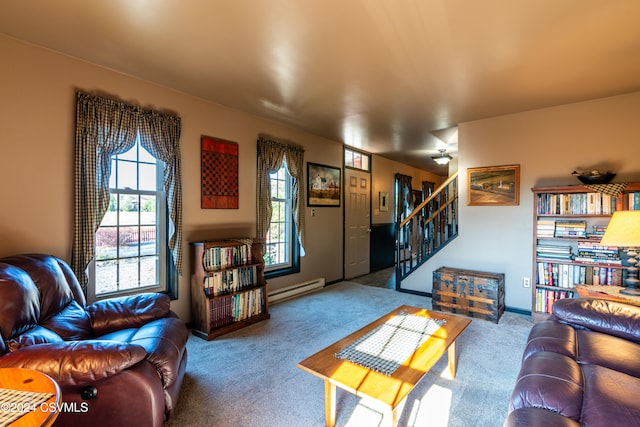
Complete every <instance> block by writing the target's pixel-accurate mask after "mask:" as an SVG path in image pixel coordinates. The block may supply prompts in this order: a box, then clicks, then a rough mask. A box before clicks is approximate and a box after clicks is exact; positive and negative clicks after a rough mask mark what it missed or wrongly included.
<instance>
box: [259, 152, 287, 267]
mask: <svg viewBox="0 0 640 427" xmlns="http://www.w3.org/2000/svg"><path fill="white" fill-rule="evenodd" d="M281 175H284V176H281ZM270 180H271V203H272V209H273V211H272V212H274V213H275V212H276V209H275V207H274V206H273V204H274V203H282V204H284V218H283V220H281V221H275V215H273V214H272V216H271V223H270V225H269V232H268V233H267V239H266V247H267V248H266V253H265V255H266V256H265V258H266V259H265V272H270V271H275V270H281V269H286V268H290V267H292V266H293V250H292V245H293V239H294V236H293V214H292V205H293V188H292V187H293V185H292V180H293V179H292V178H291V175H290V174H289V170H288V169H287V164H286V161H283V162H282V166H281V167H280V169H279V170H278V171H277V172H274V173H271V174H270ZM280 184H282V185H283V187H284V188H283V190H284V197H279V196H281V195H279V194H278V192H277V191H276V192H274V191H273V190H274V188H276V189H277V188H278V187H279V185H280ZM276 227H284V231H283V232H281V233H280V235H281V236H282V238H280V239H277V240H275V241H274V240H272V239H271V237H272V229H274V228H276ZM274 245H280V246H281V248H282V249H283V250H284V258H285V260H284V261H283V262H278V263H272V264H270V263H269V259H270V257H269V251H270V248H271V247H272V246H274Z"/></svg>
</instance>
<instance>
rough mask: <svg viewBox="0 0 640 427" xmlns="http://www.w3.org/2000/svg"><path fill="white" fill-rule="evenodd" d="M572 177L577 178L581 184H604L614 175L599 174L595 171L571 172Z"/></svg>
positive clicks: (608, 173)
mask: <svg viewBox="0 0 640 427" xmlns="http://www.w3.org/2000/svg"><path fill="white" fill-rule="evenodd" d="M572 175H575V176H577V177H578V179H579V180H580V182H582V183H583V184H606V183H608V182H609V181H611V180H612V179H613V178H614V177H615V176H616V174H615V173H611V172H607V173H600V172H598V171H596V170H594V171H591V172H582V173H578V172H573V173H572Z"/></svg>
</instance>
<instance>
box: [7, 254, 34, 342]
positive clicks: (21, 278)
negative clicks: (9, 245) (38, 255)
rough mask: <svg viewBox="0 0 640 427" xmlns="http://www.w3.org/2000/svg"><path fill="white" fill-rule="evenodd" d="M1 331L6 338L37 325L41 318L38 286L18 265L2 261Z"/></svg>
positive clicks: (11, 337)
mask: <svg viewBox="0 0 640 427" xmlns="http://www.w3.org/2000/svg"><path fill="white" fill-rule="evenodd" d="M0 301H2V302H3V303H2V304H0V332H2V336H3V337H4V338H5V339H8V340H10V339H13V338H14V337H15V336H17V335H19V334H21V333H22V332H24V331H27V330H29V329H31V328H33V327H34V326H36V325H37V323H38V320H39V319H40V304H39V302H38V288H37V287H36V285H35V284H34V283H33V280H31V277H29V275H28V274H27V273H26V272H25V271H23V270H21V269H20V268H18V267H14V266H12V265H9V264H5V263H2V262H0Z"/></svg>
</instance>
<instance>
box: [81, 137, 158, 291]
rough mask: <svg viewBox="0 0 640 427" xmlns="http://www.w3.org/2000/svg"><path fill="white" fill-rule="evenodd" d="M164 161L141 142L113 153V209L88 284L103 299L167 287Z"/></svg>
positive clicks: (99, 237)
mask: <svg viewBox="0 0 640 427" xmlns="http://www.w3.org/2000/svg"><path fill="white" fill-rule="evenodd" d="M163 170H164V163H163V162H161V161H160V160H157V159H155V158H154V157H153V156H152V155H151V154H150V153H149V152H148V151H147V150H145V149H144V147H142V146H141V145H140V140H139V138H136V143H135V145H134V146H133V147H132V148H131V149H130V150H129V151H127V152H125V153H123V154H119V155H115V156H112V157H111V175H110V177H109V208H108V209H107V212H106V213H105V215H104V217H103V219H102V222H101V223H100V226H99V228H98V231H97V232H96V235H95V262H93V263H92V264H91V266H90V277H91V278H92V279H93V280H91V281H90V283H91V284H92V286H91V285H90V289H92V290H93V292H92V293H93V296H94V297H95V298H100V297H103V296H107V295H109V296H112V295H113V294H124V293H132V292H136V291H142V290H144V291H165V290H166V285H163V284H165V283H166V280H165V277H166V262H165V261H164V260H165V259H166V254H167V243H166V230H167V219H166V218H167V215H166V198H165V194H164V187H163V182H162V179H163V178H162V176H163V174H162V172H163Z"/></svg>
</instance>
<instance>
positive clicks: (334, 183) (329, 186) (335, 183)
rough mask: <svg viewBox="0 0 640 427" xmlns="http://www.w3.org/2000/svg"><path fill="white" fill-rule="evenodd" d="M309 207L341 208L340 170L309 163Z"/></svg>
mask: <svg viewBox="0 0 640 427" xmlns="http://www.w3.org/2000/svg"><path fill="white" fill-rule="evenodd" d="M307 186H308V188H307V206H325V207H340V199H341V197H340V196H341V195H340V193H341V187H342V181H340V168H334V167H331V166H325V165H320V164H318V163H311V162H308V163H307Z"/></svg>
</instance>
